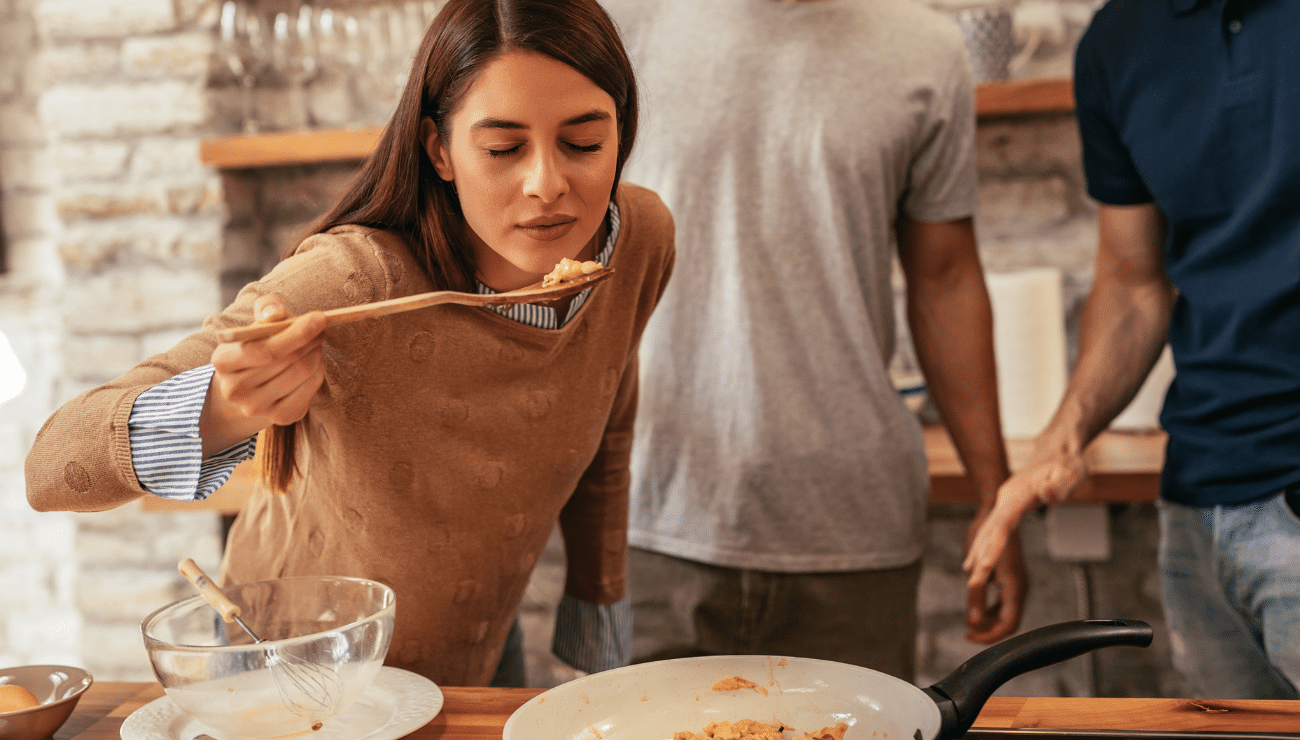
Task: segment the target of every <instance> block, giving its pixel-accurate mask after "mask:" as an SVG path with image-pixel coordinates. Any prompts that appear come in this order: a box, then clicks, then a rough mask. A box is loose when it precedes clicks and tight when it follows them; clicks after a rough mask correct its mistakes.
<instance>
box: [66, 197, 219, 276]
mask: <svg viewBox="0 0 1300 740" xmlns="http://www.w3.org/2000/svg"><path fill="white" fill-rule="evenodd" d="M160 197H166V195H162V196H160ZM58 249H59V253H60V255H61V256H62V257H63V259H64V260H65V261H66V263H67V265H68V266H69V267H71V268H75V269H76V270H78V271H81V272H90V271H97V270H100V269H103V268H104V267H105V266H107V265H110V264H113V263H115V262H124V261H129V260H130V258H131V257H132V256H135V257H139V258H142V259H143V260H145V261H148V262H154V263H167V264H168V265H169V266H173V267H176V268H177V269H183V268H188V267H203V268H207V269H210V270H213V271H215V270H216V269H217V266H218V264H219V262H220V258H221V223H220V221H219V220H218V219H217V218H216V217H208V218H188V219H178V218H166V217H160V218H126V219H115V220H108V221H83V222H81V223H77V224H73V225H71V226H70V227H69V228H68V229H67V230H65V231H64V233H63V235H62V237H61V238H60V239H59V245H58ZM139 261H140V260H138V259H137V260H135V262H139ZM214 280H215V277H214Z"/></svg>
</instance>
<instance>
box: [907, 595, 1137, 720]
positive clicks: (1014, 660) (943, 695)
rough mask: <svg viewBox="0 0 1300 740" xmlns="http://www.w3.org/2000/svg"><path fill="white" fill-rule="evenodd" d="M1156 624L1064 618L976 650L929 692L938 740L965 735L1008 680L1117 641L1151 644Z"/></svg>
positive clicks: (1133, 620) (1128, 620)
mask: <svg viewBox="0 0 1300 740" xmlns="http://www.w3.org/2000/svg"><path fill="white" fill-rule="evenodd" d="M1151 637H1152V630H1151V625H1149V624H1147V623H1146V622H1140V621H1138V620H1136V619H1084V620H1078V621H1074V622H1061V623H1060V624H1052V625H1048V626H1046V627H1039V628H1038V629H1035V630H1030V631H1029V632H1026V633H1024V634H1023V635H1016V636H1015V637H1011V638H1008V639H1006V640H1003V641H1002V642H1000V643H998V644H996V645H994V646H993V647H991V648H988V649H987V650H983V651H981V652H979V653H976V654H975V656H974V657H972V658H971V659H970V660H968V661H966V662H965V663H962V664H961V665H960V666H958V667H957V670H955V671H953V672H952V673H949V674H948V675H947V676H945V677H944V678H942V679H940V680H939V681H938V682H937V683H935V684H934V685H933V686H931V687H930V688H928V689H925V693H926V694H928V695H929V696H930V698H931V699H933V700H934V703H935V704H938V705H939V715H940V717H941V723H940V727H939V734H938V738H937V740H949V739H950V738H957V737H961V736H962V735H963V734H965V732H966V731H967V730H969V729H970V727H971V725H972V724H974V723H975V717H976V716H978V715H979V713H980V710H981V709H983V708H984V702H986V701H988V698H989V697H990V696H992V695H993V692H994V691H997V689H998V688H999V687H1000V686H1002V684H1004V683H1006V682H1007V681H1008V680H1010V679H1012V678H1015V677H1016V676H1019V675H1020V674H1022V673H1028V672H1029V671H1033V670H1037V669H1039V668H1042V667H1044V666H1049V665H1052V664H1053V663H1060V662H1061V661H1063V660H1068V659H1070V658H1073V657H1075V656H1077V655H1083V654H1084V653H1086V652H1090V651H1092V650H1096V649H1097V648H1102V647H1110V646H1112V645H1132V646H1134V647H1146V646H1148V645H1150V644H1151Z"/></svg>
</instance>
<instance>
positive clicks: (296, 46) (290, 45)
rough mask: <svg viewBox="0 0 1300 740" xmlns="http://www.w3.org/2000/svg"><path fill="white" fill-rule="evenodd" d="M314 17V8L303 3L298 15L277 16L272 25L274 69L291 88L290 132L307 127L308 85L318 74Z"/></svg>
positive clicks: (284, 14) (279, 14)
mask: <svg viewBox="0 0 1300 740" xmlns="http://www.w3.org/2000/svg"><path fill="white" fill-rule="evenodd" d="M313 17H314V14H313V12H312V6H311V5H310V4H308V3H302V4H301V5H299V6H298V10H297V12H296V13H291V12H286V11H281V12H279V13H276V14H275V20H274V22H273V24H272V36H271V38H272V43H271V66H272V67H273V68H274V69H275V71H276V74H277V75H279V77H280V79H282V80H283V81H284V82H285V84H286V85H288V88H289V105H288V113H289V120H288V125H289V128H291V129H304V128H306V127H307V121H308V113H307V98H306V85H307V83H308V82H309V81H311V79H312V78H313V77H315V75H316V71H317V61H316V49H315V40H316V37H315V34H314V33H313V29H312V23H313V20H312V19H313Z"/></svg>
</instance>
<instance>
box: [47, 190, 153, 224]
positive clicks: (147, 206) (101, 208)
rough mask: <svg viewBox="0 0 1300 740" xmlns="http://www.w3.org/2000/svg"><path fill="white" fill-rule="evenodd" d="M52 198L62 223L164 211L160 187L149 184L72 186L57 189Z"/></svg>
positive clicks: (146, 214) (150, 214) (148, 214)
mask: <svg viewBox="0 0 1300 740" xmlns="http://www.w3.org/2000/svg"><path fill="white" fill-rule="evenodd" d="M55 198H56V203H57V208H58V212H59V216H60V217H61V218H62V219H63V220H64V222H72V221H76V220H78V219H120V218H124V217H131V216H158V215H162V214H163V213H165V212H166V210H167V207H166V205H165V204H164V203H163V193H162V192H161V188H160V187H157V186H155V185H152V184H142V185H123V184H121V183H108V184H92V185H74V186H70V187H65V188H62V189H60V190H59V192H58V193H57V195H56V196H55Z"/></svg>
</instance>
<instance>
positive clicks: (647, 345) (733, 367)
mask: <svg viewBox="0 0 1300 740" xmlns="http://www.w3.org/2000/svg"><path fill="white" fill-rule="evenodd" d="M603 2H604V4H605V6H606V7H607V8H608V9H609V11H610V13H611V15H612V16H613V17H614V19H615V21H616V22H617V23H618V24H619V28H620V31H621V32H622V33H623V37H624V41H625V43H626V44H627V47H628V51H629V52H630V53H631V55H632V59H633V62H634V64H635V65H636V68H637V74H638V75H639V82H640V84H641V92H642V105H643V107H642V112H643V117H642V119H641V121H642V123H641V129H640V131H639V132H638V142H637V148H636V150H635V151H634V152H633V155H632V160H631V161H630V162H629V164H628V167H627V170H626V172H625V174H624V177H625V178H627V179H628V180H629V181H631V182H636V183H640V184H643V185H646V186H648V187H650V188H651V189H653V190H655V191H657V192H658V193H659V195H660V196H661V197H662V198H663V199H664V201H665V202H666V203H667V204H668V206H669V208H670V209H671V210H672V212H673V215H674V218H675V220H676V225H677V247H678V267H677V269H676V271H675V274H674V277H673V280H672V283H671V284H670V286H669V288H668V292H667V294H666V295H665V297H664V300H663V301H662V303H661V304H660V307H659V309H658V311H657V312H656V314H655V316H654V318H653V319H652V321H651V324H650V327H649V328H648V329H647V332H646V334H645V337H644V338H643V340H642V352H641V359H642V364H641V372H642V379H641V397H640V411H639V415H638V422H637V428H636V437H635V444H634V451H633V463H632V509H631V523H630V531H629V537H630V540H631V543H632V545H633V547H634V551H633V553H632V562H631V565H630V577H631V579H632V580H631V591H630V592H631V596H632V598H633V608H634V616H635V621H634V624H635V626H636V638H637V639H636V643H635V655H634V657H635V658H638V659H644V658H647V657H669V656H671V655H684V654H699V653H709V652H716V653H745V652H753V653H780V654H787V655H804V656H807V657H818V658H827V659H832V660H840V661H844V662H851V663H857V664H862V665H868V666H870V667H874V668H878V669H880V670H885V671H887V672H890V673H893V674H895V675H900V676H902V677H904V678H909V679H910V678H911V674H912V670H913V665H912V664H913V658H912V655H913V651H914V646H913V643H914V639H915V631H916V585H917V581H918V579H919V574H920V567H919V559H920V557H921V551H922V548H923V544H924V527H925V514H926V501H927V495H928V487H929V478H928V475H927V466H926V457H925V449H924V444H923V441H922V434H921V428H920V425H919V424H918V422H917V420H916V417H915V416H914V415H913V414H912V413H910V412H909V411H908V410H907V408H906V407H905V406H904V405H903V404H902V402H901V401H900V399H899V396H898V394H897V393H896V392H895V390H894V388H893V385H892V383H891V380H890V376H889V372H888V366H889V362H890V358H891V357H892V356H893V353H894V345H895V327H894V314H893V292H892V288H891V275H892V265H893V260H894V257H895V256H896V255H897V256H898V257H899V258H900V259H899V264H901V266H902V274H903V276H904V278H905V279H906V284H907V288H908V290H907V293H908V321H909V325H910V327H911V330H912V336H913V337H914V341H915V344H916V347H917V354H918V357H919V359H920V361H921V365H922V369H923V371H924V372H925V375H926V379H927V383H928V388H929V391H930V394H931V397H932V398H933V400H934V402H935V404H936V406H937V408H938V409H939V411H940V414H941V415H942V417H943V419H944V421H945V423H946V425H947V427H948V429H949V431H950V433H951V434H952V436H953V439H954V442H955V443H956V445H957V448H958V450H959V452H960V454H961V456H962V459H963V460H964V462H965V463H966V467H967V470H968V471H970V477H971V479H972V481H973V482H974V484H975V486H976V488H977V490H978V491H979V492H980V495H981V500H982V501H984V502H986V504H987V505H991V504H992V501H993V497H994V495H995V493H996V491H997V487H998V485H999V484H1000V483H1001V482H1002V481H1003V480H1004V479H1005V478H1006V477H1007V474H1008V471H1007V463H1006V456H1005V451H1004V449H1003V446H1002V437H1001V434H1000V425H999V419H998V412H997V408H998V406H997V395H996V383H995V375H994V365H993V350H992V331H991V326H992V318H991V311H990V307H989V301H988V294H987V291H986V289H985V285H984V280H983V273H982V271H981V268H980V263H979V257H978V253H977V250H976V246H975V238H974V231H973V227H972V222H971V215H972V213H973V212H974V210H975V207H976V187H975V170H974V111H973V104H974V100H973V91H972V84H971V78H970V71H969V66H968V63H967V60H966V56H965V50H964V47H963V45H962V42H961V39H960V36H959V34H958V32H957V29H956V27H955V25H954V24H953V23H952V22H951V21H950V20H948V19H945V18H943V17H942V16H940V15H938V14H937V13H934V12H933V11H931V10H929V9H927V8H924V7H922V6H920V5H919V4H917V3H916V2H914V0H804V1H802V2H780V1H779V0H707V1H701V0H603ZM985 510H986V509H985V508H984V507H982V508H981V515H982V514H983V513H984V511H985ZM999 570H1000V572H999V574H998V578H997V579H996V581H995V583H996V584H997V586H998V588H999V591H1000V600H999V602H1000V603H996V604H994V605H992V606H986V605H985V597H986V595H985V593H984V592H983V591H982V590H981V591H979V592H977V593H973V594H971V595H970V597H969V600H968V601H969V605H968V615H969V617H968V626H969V627H970V638H971V639H972V640H975V641H978V642H992V641H995V640H997V639H1000V638H1001V637H1004V636H1006V635H1007V634H1010V633H1011V632H1013V631H1014V630H1015V629H1016V627H1017V626H1018V623H1019V618H1020V609H1021V606H1022V604H1023V599H1024V590H1025V585H1024V583H1025V576H1024V566H1023V562H1022V560H1021V558H1020V553H1019V551H1012V552H1010V553H1009V554H1008V556H1007V558H1006V559H1005V560H1004V561H1003V563H1002V565H1001V567H1000V569H999ZM655 604H660V605H666V608H663V609H660V610H655V609H654V608H653V605H655ZM660 620H666V622H663V621H660ZM665 631H667V632H670V633H675V634H679V635H680V636H681V640H680V641H678V642H676V643H674V644H668V643H665V642H662V641H656V640H655V638H654V637H653V635H656V634H661V633H663V632H665Z"/></svg>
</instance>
